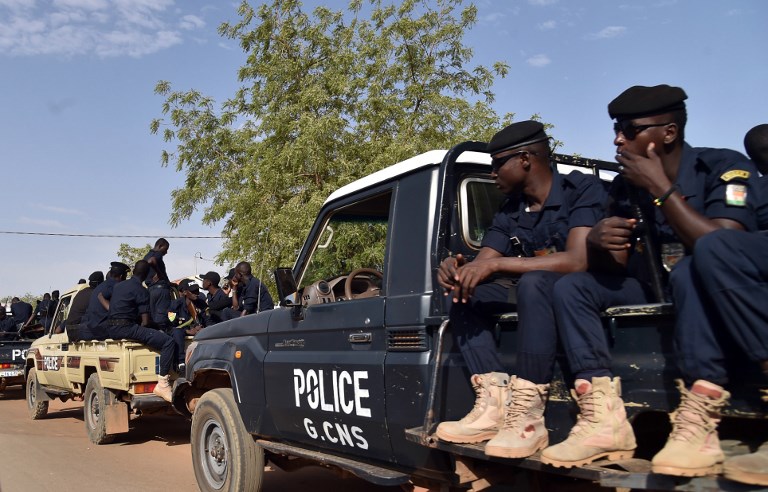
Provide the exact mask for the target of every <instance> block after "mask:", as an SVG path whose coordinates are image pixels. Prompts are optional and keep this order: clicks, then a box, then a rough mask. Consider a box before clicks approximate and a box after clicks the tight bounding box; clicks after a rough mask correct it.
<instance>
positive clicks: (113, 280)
mask: <svg viewBox="0 0 768 492" xmlns="http://www.w3.org/2000/svg"><path fill="white" fill-rule="evenodd" d="M130 270H131V269H130V268H129V267H128V265H126V264H125V263H122V262H119V261H113V262H112V263H110V266H109V271H108V272H107V278H106V280H104V282H101V283H99V284H98V285H97V286H96V287H94V289H93V292H92V293H91V297H90V299H88V308H87V309H86V310H85V315H84V316H83V319H82V320H81V322H80V323H81V326H80V331H79V334H78V335H79V338H80V340H105V339H106V338H107V327H106V326H104V323H105V322H106V321H107V315H108V314H109V300H110V299H111V298H112V289H114V288H115V285H116V284H117V283H118V282H122V281H123V280H125V278H126V276H127V275H128V272H129V271H130Z"/></svg>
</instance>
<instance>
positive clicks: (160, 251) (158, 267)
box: [144, 237, 171, 330]
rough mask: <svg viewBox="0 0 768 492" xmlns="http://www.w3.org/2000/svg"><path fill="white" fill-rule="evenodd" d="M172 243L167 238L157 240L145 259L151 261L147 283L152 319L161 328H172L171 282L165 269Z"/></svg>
mask: <svg viewBox="0 0 768 492" xmlns="http://www.w3.org/2000/svg"><path fill="white" fill-rule="evenodd" d="M169 247H170V243H168V240H167V239H165V238H162V237H161V238H160V239H158V240H157V241H155V247H154V248H152V249H151V250H149V252H148V253H147V254H146V255H144V260H145V261H147V262H148V263H149V267H150V268H149V274H148V276H147V280H146V284H147V289H149V300H150V301H149V302H150V306H151V316H150V321H151V322H152V324H153V325H154V326H155V327H156V328H158V329H160V330H170V329H171V323H170V320H169V319H168V311H169V307H170V304H171V282H170V280H168V273H167V272H166V270H165V261H163V257H164V256H165V255H167V254H168V248H169Z"/></svg>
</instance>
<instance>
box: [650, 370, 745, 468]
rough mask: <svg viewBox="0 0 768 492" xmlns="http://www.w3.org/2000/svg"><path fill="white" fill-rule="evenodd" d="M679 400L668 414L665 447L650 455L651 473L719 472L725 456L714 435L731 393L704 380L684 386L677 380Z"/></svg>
mask: <svg viewBox="0 0 768 492" xmlns="http://www.w3.org/2000/svg"><path fill="white" fill-rule="evenodd" d="M676 383H677V387H678V388H679V389H680V394H681V401H680V406H679V407H677V410H675V411H674V412H672V413H671V414H670V419H671V420H672V432H671V433H670V434H669V438H668V439H667V444H666V445H665V446H664V449H662V450H661V451H659V452H658V453H657V454H656V456H654V457H653V461H652V462H651V463H652V465H653V466H652V471H653V473H663V474H665V475H675V476H679V477H701V476H704V475H710V474H714V473H720V472H721V471H722V463H723V461H724V460H725V455H724V454H723V451H722V450H721V449H720V440H719V439H718V438H717V424H718V423H719V422H720V410H721V409H722V408H723V407H724V406H725V404H726V403H727V400H728V398H730V397H731V394H730V393H728V392H727V391H725V390H724V389H723V388H721V387H720V386H717V385H716V384H713V383H710V382H708V381H704V380H701V379H700V380H698V381H696V382H695V383H693V386H692V387H691V390H690V391H688V390H687V389H685V385H684V384H683V382H682V380H679V379H678V380H677V381H676Z"/></svg>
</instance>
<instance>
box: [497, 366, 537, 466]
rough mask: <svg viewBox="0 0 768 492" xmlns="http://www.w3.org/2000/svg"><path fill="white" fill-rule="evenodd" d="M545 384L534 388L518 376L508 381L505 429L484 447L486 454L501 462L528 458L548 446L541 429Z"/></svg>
mask: <svg viewBox="0 0 768 492" xmlns="http://www.w3.org/2000/svg"><path fill="white" fill-rule="evenodd" d="M548 394H549V385H548V384H534V383H532V382H530V381H527V380H525V379H520V378H518V377H517V376H512V379H511V380H510V381H509V394H508V395H507V398H508V399H507V403H506V410H505V413H504V425H503V426H502V428H501V430H500V431H499V433H498V434H496V437H494V438H493V439H491V440H490V441H488V444H486V445H485V454H487V455H488V456H498V457H500V458H527V457H528V456H531V455H532V454H534V453H536V452H537V451H540V450H542V449H544V448H546V447H547V446H548V445H549V434H548V433H547V428H546V427H544V407H545V406H546V405H547V395H548Z"/></svg>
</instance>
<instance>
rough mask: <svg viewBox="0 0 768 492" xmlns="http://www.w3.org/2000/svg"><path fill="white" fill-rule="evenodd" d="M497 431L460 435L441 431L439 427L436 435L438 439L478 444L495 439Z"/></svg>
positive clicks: (456, 442)
mask: <svg viewBox="0 0 768 492" xmlns="http://www.w3.org/2000/svg"><path fill="white" fill-rule="evenodd" d="M497 433H498V431H488V432H484V433H482V434H477V435H474V436H460V435H454V434H449V433H447V432H441V431H440V430H439V429H438V430H437V432H435V435H436V436H437V438H438V439H440V440H441V441H445V442H452V443H455V444H477V443H479V442H483V441H488V440H489V439H493V438H494V437H495V436H496V434H497Z"/></svg>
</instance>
